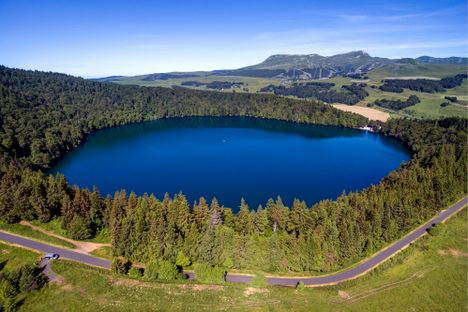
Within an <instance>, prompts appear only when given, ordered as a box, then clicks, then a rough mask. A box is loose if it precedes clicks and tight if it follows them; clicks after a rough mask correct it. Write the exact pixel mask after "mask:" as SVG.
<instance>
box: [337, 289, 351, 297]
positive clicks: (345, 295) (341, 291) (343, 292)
mask: <svg viewBox="0 0 468 312" xmlns="http://www.w3.org/2000/svg"><path fill="white" fill-rule="evenodd" d="M338 296H340V298H341V299H349V298H351V296H350V295H349V294H348V293H347V292H346V291H343V290H338Z"/></svg>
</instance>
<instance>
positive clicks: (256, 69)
mask: <svg viewBox="0 0 468 312" xmlns="http://www.w3.org/2000/svg"><path fill="white" fill-rule="evenodd" d="M467 62H468V58H466V57H455V56H453V57H447V58H436V57H431V56H420V57H418V58H415V59H413V58H402V59H389V58H382V57H373V56H370V55H369V54H368V53H366V52H364V51H351V52H348V53H342V54H336V55H332V56H322V55H319V54H275V55H272V56H270V57H268V58H267V59H265V60H264V61H263V62H261V63H259V64H256V65H251V66H246V67H242V68H239V69H227V70H213V71H211V72H193V73H191V72H184V73H155V74H149V75H144V76H143V78H142V80H143V81H155V80H167V79H172V78H191V77H202V76H240V77H259V78H275V79H285V80H304V79H326V78H330V77H334V76H338V75H342V76H346V75H362V74H365V73H367V72H369V71H371V70H374V69H378V68H382V67H384V66H392V65H397V66H401V65H404V64H412V65H417V64H451V65H466V64H467ZM116 77H117V78H116ZM120 77H121V76H112V77H106V78H101V79H96V80H99V81H107V82H110V81H116V80H119V79H121V78H120ZM127 78H128V77H127Z"/></svg>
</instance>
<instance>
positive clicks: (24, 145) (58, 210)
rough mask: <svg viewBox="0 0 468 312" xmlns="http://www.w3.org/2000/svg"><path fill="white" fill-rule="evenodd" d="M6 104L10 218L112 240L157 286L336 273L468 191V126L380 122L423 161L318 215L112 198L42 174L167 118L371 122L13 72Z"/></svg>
mask: <svg viewBox="0 0 468 312" xmlns="http://www.w3.org/2000/svg"><path fill="white" fill-rule="evenodd" d="M0 102H1V106H0V108H1V115H0V116H1V120H0V121H1V123H0V125H1V128H0V129H1V151H2V159H1V161H2V173H1V179H0V218H1V219H2V220H4V221H7V222H17V221H19V220H22V219H26V220H33V219H38V220H40V221H43V222H47V221H49V220H51V219H52V218H54V217H60V218H61V220H62V227H63V229H65V230H66V231H67V233H68V234H69V235H70V236H71V237H73V238H76V239H88V238H92V237H94V236H95V235H96V234H97V233H99V232H101V231H108V232H110V236H111V239H112V248H113V254H114V256H122V257H124V258H125V259H128V260H130V261H135V262H143V263H147V264H148V268H149V270H148V272H145V275H146V273H148V274H151V276H153V277H154V276H158V274H161V276H164V278H165V279H167V278H168V276H169V277H170V276H173V277H175V276H176V275H175V274H169V273H167V272H172V273H174V272H176V271H175V270H174V268H175V265H176V264H177V265H179V266H186V265H189V264H190V263H193V264H194V266H195V267H196V268H197V270H198V271H199V272H205V271H206V270H207V268H214V269H213V270H217V271H219V272H222V271H223V268H225V269H231V268H236V269H251V270H262V271H269V272H276V271H321V272H326V271H330V270H334V269H337V268H340V267H343V266H345V265H349V264H351V263H353V262H355V261H356V260H358V259H360V258H361V257H363V256H366V255H369V254H371V253H373V252H375V251H377V250H379V249H380V248H382V247H383V246H385V245H386V244H388V243H390V242H391V241H393V240H395V239H397V238H398V237H401V236H402V235H403V234H405V233H407V232H408V231H409V230H411V229H413V228H414V227H415V226H416V225H418V224H420V223H421V222H422V221H424V220H426V219H428V218H429V217H431V216H432V215H434V214H435V213H436V212H437V211H438V210H439V209H441V208H443V207H444V206H445V205H447V204H449V203H451V202H452V201H454V200H456V199H458V198H459V197H460V196H462V195H463V194H464V193H465V192H466V189H465V187H466V185H467V182H468V181H467V168H466V163H467V160H468V159H467V142H466V137H467V123H468V121H467V120H466V119H458V118H451V119H443V120H438V121H415V120H407V119H398V120H390V121H388V122H387V123H384V124H379V126H380V127H381V128H380V131H381V133H383V134H385V135H389V136H394V137H396V138H398V139H399V140H401V141H402V142H404V143H405V144H407V145H408V146H409V147H410V148H411V150H412V151H413V159H412V160H411V161H410V162H409V163H407V164H405V165H403V166H401V167H400V168H399V169H397V170H396V171H393V172H391V173H390V174H389V175H388V176H387V177H386V178H384V179H383V180H382V181H381V182H380V183H379V184H378V185H374V186H370V187H369V188H367V189H365V190H363V191H361V192H357V193H349V194H343V195H342V196H340V197H339V198H338V199H337V200H335V201H331V200H324V201H321V202H320V203H317V204H316V205H314V206H313V207H308V206H307V205H306V203H304V202H303V201H301V200H299V199H297V200H295V201H294V203H293V205H292V207H286V206H285V205H284V204H283V202H282V201H281V198H279V197H278V198H277V199H275V200H273V199H270V200H269V201H268V202H267V203H265V205H264V206H263V207H262V206H259V207H249V206H248V203H246V202H244V201H243V200H241V201H240V209H239V212H238V213H236V214H234V213H233V211H232V210H231V209H228V208H225V207H220V205H219V204H218V202H217V200H216V199H212V200H209V201H207V200H206V199H204V198H200V199H199V200H198V201H197V202H196V203H195V204H193V205H191V204H190V203H188V202H187V200H186V198H185V197H184V195H183V194H176V195H174V196H173V197H170V196H169V195H166V196H165V197H164V198H159V199H158V198H156V197H154V196H153V195H143V196H137V195H136V194H133V193H131V194H127V193H126V192H125V191H120V192H117V193H116V194H115V195H114V196H113V197H111V196H108V197H107V198H103V197H102V196H101V195H100V194H99V191H98V190H97V189H94V190H92V191H91V190H88V189H80V188H78V187H71V186H70V185H69V184H68V183H67V181H66V179H65V178H64V177H63V176H61V175H57V176H48V175H46V174H44V173H42V172H41V171H40V170H38V169H41V168H47V167H48V166H50V164H51V163H52V162H53V161H54V160H56V159H57V158H59V157H61V156H62V155H63V154H64V153H65V152H66V151H67V150H69V149H71V148H73V147H75V146H77V145H78V144H80V142H82V140H83V139H84V138H85V136H86V134H88V133H89V132H91V131H93V130H95V129H99V128H104V127H110V126H113V125H119V124H124V123H129V122H139V121H143V120H150V119H156V118H163V117H171V116H188V115H248V116H257V117H264V118H274V119H282V120H290V121H295V122H306V123H319V124H330V125H339V126H348V127H356V126H362V125H364V124H366V122H367V121H366V120H365V119H364V118H363V117H359V116H357V115H353V114H348V113H344V112H340V111H338V110H335V109H333V108H332V107H330V106H328V105H324V104H319V103H315V102H309V101H297V100H292V99H288V98H284V97H276V96H274V95H262V94H231V93H220V92H204V91H197V90H187V89H182V88H180V89H164V88H144V87H134V86H120V85H113V84H106V83H97V82H92V81H87V80H84V79H80V78H75V77H71V76H67V75H62V74H55V73H44V72H33V71H23V70H15V69H9V68H5V67H1V68H0ZM376 126H377V124H376ZM117 267H118V265H117ZM119 271H120V269H119ZM122 271H123V269H122ZM155 272H156V273H155ZM163 273H164V274H163Z"/></svg>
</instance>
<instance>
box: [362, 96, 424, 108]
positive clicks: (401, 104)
mask: <svg viewBox="0 0 468 312" xmlns="http://www.w3.org/2000/svg"><path fill="white" fill-rule="evenodd" d="M419 102H421V100H420V99H419V98H418V97H417V96H416V95H410V96H409V97H408V98H407V99H406V101H402V100H388V99H378V100H375V101H374V103H369V104H368V105H367V106H369V107H372V106H374V105H377V106H380V107H383V108H389V109H393V110H400V109H404V108H407V107H410V106H413V105H416V104H418V103H419Z"/></svg>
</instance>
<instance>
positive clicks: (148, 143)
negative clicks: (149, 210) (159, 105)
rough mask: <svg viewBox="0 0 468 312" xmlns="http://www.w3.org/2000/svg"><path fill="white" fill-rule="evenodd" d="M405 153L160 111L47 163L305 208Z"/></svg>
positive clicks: (312, 130) (74, 174)
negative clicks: (166, 116) (163, 114)
mask: <svg viewBox="0 0 468 312" xmlns="http://www.w3.org/2000/svg"><path fill="white" fill-rule="evenodd" d="M410 157H411V155H410V153H409V151H408V150H407V149H406V148H405V147H404V146H403V145H402V144H400V143H399V142H398V141H397V140H395V139H393V138H389V137H385V136H382V135H378V134H374V133H368V132H365V131H360V130H353V129H346V128H339V127H329V126H313V125H304V124H296V123H290V122H283V121H276V120H265V119H256V118H247V117H186V118H170V119H162V120H157V121H151V122H144V123H138V124H131V125H126V126H119V127H114V128H109V129H105V130H100V131H97V132H95V133H93V134H91V135H89V136H88V137H87V140H86V142H85V143H84V144H83V145H82V146H80V147H79V148H77V149H75V150H73V151H71V152H70V153H68V154H67V155H66V156H65V157H64V158H63V159H62V160H61V161H59V162H58V164H57V165H56V166H55V167H54V168H53V169H52V170H51V172H52V173H55V172H61V173H63V174H64V175H65V176H66V178H67V179H68V181H69V182H70V183H71V184H77V185H79V186H80V187H89V188H92V187H93V186H97V187H98V188H99V190H100V192H101V194H103V195H107V194H113V193H114V192H115V191H117V190H120V189H126V190H127V192H131V191H134V192H136V193H137V194H139V195H141V194H143V193H145V192H146V193H148V194H149V193H154V194H155V195H156V196H157V197H159V198H162V197H163V196H164V193H166V192H167V193H169V194H170V195H174V194H175V193H178V192H179V191H182V192H183V193H184V194H185V195H186V196H187V199H188V200H189V202H190V203H193V201H194V200H198V199H199V197H201V196H203V197H205V198H207V199H208V200H211V198H213V197H216V198H217V199H218V201H219V202H220V204H222V205H224V206H226V207H231V208H233V209H234V210H237V209H238V206H239V203H240V199H241V198H242V197H243V198H244V199H245V200H246V201H247V203H248V204H249V206H250V207H251V208H257V206H258V205H259V204H262V205H265V203H266V201H267V200H268V199H269V198H276V197H277V196H281V198H282V199H283V202H284V203H285V204H287V205H291V203H292V201H293V199H294V198H299V199H301V200H305V201H306V202H307V204H308V205H309V206H311V205H312V204H314V203H316V202H318V201H320V200H322V199H327V198H331V199H334V198H336V197H337V196H339V195H340V194H341V193H342V192H343V191H346V192H349V191H356V190H360V189H363V188H365V187H368V186H370V185H371V184H376V183H378V182H379V181H380V180H381V179H382V178H383V177H384V176H385V175H387V174H388V173H389V172H390V171H392V170H394V169H396V168H397V167H398V166H399V165H400V164H401V163H402V162H403V161H407V160H409V159H410Z"/></svg>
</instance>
